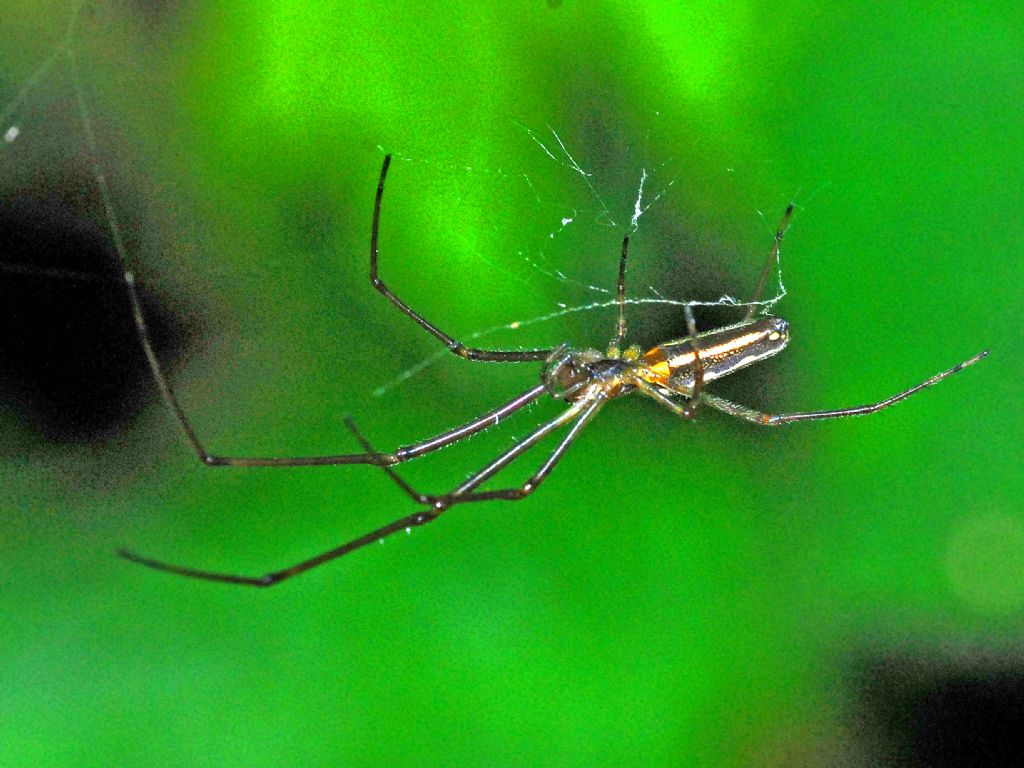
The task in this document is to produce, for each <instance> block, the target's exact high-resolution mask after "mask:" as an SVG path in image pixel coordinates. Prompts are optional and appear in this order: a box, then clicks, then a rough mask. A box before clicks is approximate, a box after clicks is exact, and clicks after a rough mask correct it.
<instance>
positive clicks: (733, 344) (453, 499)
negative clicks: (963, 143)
mask: <svg viewBox="0 0 1024 768" xmlns="http://www.w3.org/2000/svg"><path fill="white" fill-rule="evenodd" d="M390 164H391V156H390V155H387V156H385V157H384V162H383V165H382V167H381V170H380V179H379V181H378V183H377V195H376V198H375V201H374V206H373V223H372V225H371V234H370V282H371V283H372V284H373V287H374V288H376V289H377V290H378V291H380V293H381V294H383V295H384V297H385V298H386V299H387V300H388V301H390V302H391V303H392V304H393V305H394V306H395V307H396V308H397V309H398V310H399V311H400V312H402V313H403V314H404V315H406V316H407V317H409V318H410V319H412V320H413V321H414V322H416V323H417V324H418V325H419V326H420V327H422V328H423V329H424V330H425V331H427V332H428V333H430V334H431V335H432V336H434V337H436V338H437V339H438V340H439V341H440V342H441V343H442V344H444V345H445V346H446V347H447V348H448V349H449V351H450V352H451V353H452V354H454V355H456V356H458V357H461V358H462V359H464V360H471V361H474V362H490V363H541V364H542V366H541V371H540V382H539V383H538V384H536V385H534V386H532V387H530V388H529V389H527V390H526V391H525V392H523V393H522V394H520V395H518V396H516V397H514V398H513V399H512V400H509V401H508V402H507V403H504V404H503V405H500V406H498V407H497V408H495V409H494V410H492V411H489V412H488V413H485V414H484V415H482V416H479V417H478V418H475V419H473V420H472V421H469V422H467V423H465V424H462V425H460V426H458V427H455V428H454V429H451V430H449V431H447V432H444V433H442V434H440V435H437V436H435V437H431V438H429V439H427V440H423V441H420V442H418V443H412V444H410V445H405V446H402V447H400V448H397V449H396V450H394V451H392V452H390V453H384V452H381V451H378V450H376V449H374V448H373V446H372V445H371V444H370V443H369V441H368V440H367V439H366V438H365V437H364V436H363V435H362V433H360V432H359V430H358V428H357V427H356V425H355V423H354V422H353V421H352V420H351V419H350V418H348V417H346V418H345V423H346V425H347V427H348V428H349V430H351V432H352V433H353V434H354V435H355V437H356V439H357V440H358V441H359V442H360V444H361V445H362V447H363V452H362V453H351V454H339V455H334V456H298V457H252V456H221V455H217V454H213V453H210V452H209V451H207V450H206V448H205V447H204V445H203V443H202V442H201V441H200V440H199V437H198V436H197V434H196V431H195V429H194V428H193V426H192V423H191V422H190V421H189V419H188V417H187V416H186V414H185V411H184V410H183V408H182V407H181V404H180V403H179V402H178V399H177V396H176V395H175V394H174V391H173V390H172V389H171V386H170V384H169V383H168V380H167V377H166V375H165V374H164V372H163V370H162V369H161V366H160V363H159V362H158V361H157V358H156V355H155V353H154V351H153V345H152V343H151V341H150V337H149V331H148V330H147V328H146V320H145V318H144V316H143V314H142V307H141V303H140V300H139V295H138V292H137V290H136V288H135V279H134V276H133V275H132V273H131V271H129V270H128V269H127V268H125V270H124V282H125V286H126V288H127V291H128V298H129V300H130V303H131V310H132V315H133V318H134V322H135V328H136V331H137V333H138V337H139V341H140V343H141V345H142V349H143V351H144V352H145V356H146V360H147V361H148V364H149V368H150V371H151V373H152V376H153V379H154V381H155V382H156V385H157V387H158V389H159V390H160V393H161V395H162V396H163V399H164V400H165V401H166V403H167V405H168V406H169V407H170V409H171V410H172V411H173V413H174V416H175V418H176V420H177V423H178V425H179V427H180V428H181V430H182V432H183V433H184V435H185V438H186V439H187V440H188V442H189V444H190V445H191V447H192V450H193V451H194V452H195V454H196V456H198V458H199V459H200V460H201V461H202V462H203V463H204V464H205V465H207V466H210V467H224V466H228V467H299V466H324V465H334V464H371V465H376V466H378V467H381V468H383V470H384V471H385V472H386V473H387V474H388V476H389V477H390V478H391V479H392V480H393V481H394V482H395V483H396V484H398V486H399V487H400V488H401V489H402V490H403V491H404V492H405V493H407V494H408V495H409V496H410V497H411V498H412V499H413V501H415V502H416V503H417V504H418V505H420V506H421V509H419V510H418V511H416V512H413V513H412V514H409V515H406V516H404V517H400V518H398V519H397V520H394V521H392V522H390V523H388V524H387V525H384V526H381V527H380V528H376V529H375V530H372V531H370V532H368V533H365V534H363V535H362V536H359V537H357V538H355V539H352V540H351V541H349V542H346V543H345V544H342V545H341V546H338V547H335V548H334V549H330V550H328V551H326V552H322V553H320V554H318V555H315V556H314V557H311V558H308V559H306V560H302V561H300V562H298V563H295V564H294V565H291V566H289V567H287V568H283V569H281V570H277V571H272V572H270V573H267V574H264V575H262V576H242V575H235V574H230V573H220V572H215V571H207V570H202V569H198V568H190V567H184V566H179V565H173V564H171V563H167V562H163V561H160V560H153V559H150V558H148V557H142V556H140V555H137V554H135V553H133V552H129V551H127V550H120V551H119V554H120V555H121V556H122V557H124V558H125V559H127V560H130V561H132V562H135V563H139V564H141V565H145V566H148V567H150V568H154V569H156V570H160V571H167V572H169V573H174V574H178V575H181V576H188V577H191V578H196V579H204V580H207V581H217V582H226V583H229V584H244V585H249V586H255V587H269V586H273V585H275V584H280V583H281V582H283V581H285V580H286V579H290V578H292V577H293V576H297V575H299V574H300V573H304V572H306V571H308V570H310V569H312V568H315V567H317V566H319V565H323V564H324V563H326V562H329V561H331V560H335V559H337V558H339V557H343V556H344V555H347V554H349V553H351V552H354V551H355V550H357V549H360V548H362V547H365V546H366V545H367V544H371V543H373V542H375V541H378V540H380V539H383V538H384V537H386V536H389V535H391V534H393V533H396V532H397V531H402V530H407V529H410V528H413V527H415V526H420V525H426V524H427V523H430V522H432V521H434V520H436V519H437V518H438V517H440V516H441V515H442V514H443V513H444V512H446V511H447V510H448V509H450V508H451V507H453V506H455V505H456V504H462V503H465V502H471V501H489V500H494V499H501V500H507V501H518V500H520V499H524V498H526V497H527V496H529V495H530V494H532V493H533V492H534V491H535V490H537V488H538V487H540V485H541V483H543V482H544V480H545V478H547V476H548V475H549V474H551V471H552V470H553V469H554V468H555V465H556V464H557V463H558V462H559V461H560V460H561V458H562V457H563V456H564V455H565V453H566V451H567V450H568V449H569V447H570V446H571V445H572V443H573V441H575V440H576V438H577V437H578V436H579V434H580V432H582V431H583V428H584V427H586V426H587V424H589V423H590V422H591V421H593V419H594V418H595V417H596V416H597V414H598V413H599V412H600V411H601V409H602V408H604V406H605V405H607V404H608V402H609V401H611V400H614V399H616V398H619V397H624V396H626V395H630V394H633V393H639V394H641V395H645V396H647V397H649V398H651V399H653V400H654V401H655V402H656V403H658V404H659V405H661V406H663V407H665V408H667V409H668V410H670V411H671V412H672V413H674V414H676V415H677V416H679V417H681V418H684V419H691V418H693V416H694V415H695V414H696V412H697V408H698V406H700V405H706V406H709V407H711V408H715V409H717V410H719V411H722V412H724V413H726V414H728V415H730V416H735V417H737V418H740V419H744V420H746V421H750V422H753V423H754V424H760V425H764V426H774V425H778V424H786V423H789V422H793V421H811V420H816V419H835V418H841V417H844V416H858V415H861V414H868V413H875V412H876V411H880V410H882V409H883V408H888V407H889V406H891V405H895V404H896V403H898V402H900V401H901V400H905V399H906V398H908V397H910V396H911V395H913V394H915V393H917V392H920V391H921V390H922V389H925V388H926V387H930V386H932V385H933V384H936V383H938V382H939V381H941V380H942V379H944V378H946V377H947V376H951V375H952V374H954V373H957V372H958V371H961V370H963V369H964V368H966V367H967V366H969V365H973V364H974V363H976V362H978V361H979V360H981V358H983V357H985V355H987V354H988V352H989V351H988V350H984V351H982V352H979V353H978V354H976V355H975V356H974V357H971V358H969V359H967V360H965V361H964V362H962V363H959V364H957V365H955V366H953V367H952V368H949V369H947V370H945V371H942V372H941V373H937V374H935V375H934V376H932V377H931V378H928V379H926V380H924V381H922V382H920V383H919V384H916V385H915V386H912V387H910V388H909V389H905V390H903V391H901V392H899V393H897V394H895V395H893V396H891V397H889V398H886V399H885V400H881V401H879V402H876V403H871V404H869V405H858V406H853V407H846V408H837V409H833V410H824V411H801V412H796V413H774V414H773V413H765V412H762V411H758V410H755V409H753V408H748V407H747V406H744V405H739V404H738V403H734V402H731V401H729V400H726V399H724V398H721V397H718V396H717V395H714V394H712V393H710V392H708V391H706V389H705V385H706V384H709V383H711V382H713V381H715V380H716V379H719V378H721V377H723V376H726V375H728V374H730V373H732V372H733V371H737V370H739V369H740V368H745V367H747V366H749V365H753V364H754V363H757V362H759V361H761V360H764V359H766V358H769V357H772V356H773V355H777V354H778V353H779V352H781V351H782V350H783V349H784V348H785V346H786V344H787V343H788V341H789V325H788V324H787V323H786V321H785V320H782V319H781V318H778V317H771V316H763V317H760V318H754V316H753V315H754V310H755V308H756V307H757V306H758V300H759V299H760V296H761V293H762V291H763V290H764V286H765V282H766V280H767V278H768V275H769V273H770V272H771V269H772V266H773V265H774V264H775V263H776V259H777V257H778V253H779V246H780V244H781V242H782V238H783V235H785V232H786V228H787V226H788V224H789V220H790V217H791V216H792V213H793V205H792V204H790V205H789V206H788V207H787V208H786V211H785V214H784V215H783V217H782V220H781V222H780V224H779V227H778V229H777V230H776V232H775V242H774V244H773V245H772V248H771V251H770V253H769V255H768V261H767V263H766V264H765V266H764V268H763V269H762V270H761V275H760V278H759V280H758V283H757V287H756V289H755V291H754V295H753V298H752V299H751V301H750V303H749V305H748V308H747V311H746V314H745V316H744V317H743V319H742V320H741V321H740V322H739V323H736V324H735V325H730V326H726V327H723V328H716V329H714V330H710V331H704V332H698V330H697V328H696V323H695V321H694V317H693V312H692V310H691V309H690V307H689V306H686V307H685V319H686V326H687V334H688V335H687V336H686V337H684V338H681V339H673V340H671V341H667V342H664V343H662V344H659V345H657V346H655V347H652V348H651V349H648V350H646V351H645V350H642V349H641V348H640V347H637V346H628V347H623V342H624V340H625V338H626V328H627V326H626V313H625V306H626V263H627V259H628V254H629V235H628V234H627V235H626V236H625V237H624V238H623V240H622V251H621V255H620V258H619V275H618V283H617V290H616V303H617V305H618V320H617V322H616V324H615V329H614V333H613V335H612V338H611V341H610V342H609V344H608V347H607V348H606V349H605V351H604V352H601V351H599V350H596V349H574V348H572V347H570V346H569V345H568V344H562V345H560V346H558V347H554V348H551V349H530V350H490V349H476V348H472V347H467V346H465V345H464V344H463V343H462V342H460V341H458V340H457V339H455V338H454V337H452V336H449V335H448V334H447V333H445V332H444V331H442V330H441V329H439V328H438V327H437V326H435V325H434V324H432V323H431V322H429V321H428V320H427V319H426V318H424V317H423V315H421V314H419V313H418V312H417V311H415V310H414V309H412V307H410V306H409V305H408V304H406V303H405V302H404V301H402V299H400V298H399V297H398V296H397V295H396V294H395V293H394V292H393V291H392V290H391V289H390V288H388V286H387V284H385V282H384V281H383V280H382V279H381V277H380V274H379V271H378V261H379V259H378V248H377V246H378V241H379V228H380V212H381V202H382V200H383V198H384V182H385V179H386V178H387V174H388V167H389V166H390ZM545 396H548V397H552V398H554V399H556V400H562V401H564V402H565V403H566V404H567V407H566V409H565V410H564V411H563V412H562V413H561V414H560V415H558V416H556V417H555V418H553V419H551V420H550V421H548V422H547V423H545V424H541V425H540V426H539V427H536V428H535V429H534V430H533V431H532V432H530V433H529V434H528V435H527V436H526V437H524V438H523V439H521V440H520V441H519V442H517V443H516V444H515V446H513V447H512V448H510V449H508V450H506V451H505V452H504V453H502V454H501V455H499V456H498V457H497V458H495V459H493V460H492V461H491V462H489V463H488V464H486V465H485V466H484V467H483V468H482V469H480V470H478V471H477V472H475V473H474V474H473V475H471V476H470V477H469V478H468V479H467V480H465V481H463V482H462V483H460V484H459V485H457V486H456V487H455V488H453V489H452V490H450V491H448V492H447V493H444V494H440V495H433V494H425V493H419V492H418V491H416V490H414V489H413V488H412V487H411V486H410V485H409V484H408V483H407V482H405V480H403V479H402V478H401V477H400V476H399V475H398V474H397V473H396V472H395V471H394V469H392V467H393V466H394V465H395V464H400V463H402V462H404V461H409V460H410V459H415V458H417V457H419V456H422V455H424V454H427V453H431V452H432V451H437V450H440V449H442V448H444V447H446V446H449V445H451V444H453V443H455V442H457V441H458V440H461V439H462V438H464V437H468V436H470V435H473V434H476V433H478V432H481V431H483V430H484V429H486V428H488V427H491V426H494V425H496V424H499V423H500V422H502V421H504V420H505V419H506V418H507V417H509V416H511V415H512V414H514V413H516V412H517V411H519V410H521V409H523V408H525V407H526V406H527V405H529V404H531V403H533V402H535V401H537V400H539V399H541V398H543V397H545ZM563 427H568V430H567V431H566V433H565V435H564V436H563V437H562V439H561V441H560V442H559V443H558V445H557V446H556V447H555V449H554V450H553V451H552V452H551V453H550V454H548V456H547V457H546V458H545V459H544V461H543V462H542V463H541V465H540V467H539V468H538V469H537V470H536V471H535V472H534V473H533V474H532V475H530V477H529V479H527V480H526V481H525V482H524V483H522V484H521V485H519V486H515V487H510V488H499V489H495V490H480V487H481V486H482V485H483V484H484V483H485V482H487V481H488V480H490V479H491V478H492V477H494V476H495V475H497V474H498V473H499V472H501V471H502V470H503V469H505V467H507V466H508V465H509V464H510V463H512V461H514V460H515V459H517V458H519V457H520V456H521V455H522V454H524V453H526V452H527V451H529V450H530V449H531V448H532V447H533V446H535V445H536V444H537V443H539V442H540V441H541V440H543V439H544V438H545V437H547V436H548V435H549V434H551V433H552V432H555V431H557V430H559V429H560V428H563Z"/></svg>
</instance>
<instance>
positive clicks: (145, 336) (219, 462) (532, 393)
mask: <svg viewBox="0 0 1024 768" xmlns="http://www.w3.org/2000/svg"><path fill="white" fill-rule="evenodd" d="M124 280H125V286H126V287H127V289H128V299H129V302H130V303H131V309H132V317H133V318H134V320H135V330H136V332H137V335H138V337H139V343H140V344H141V346H142V351H143V352H144V353H145V355H146V362H147V363H148V364H149V370H150V373H151V374H152V376H153V380H154V381H155V382H156V385H157V388H158V389H159V390H160V394H161V396H162V397H163V399H164V402H166V403H167V405H168V406H169V407H170V409H171V411H173V413H174V416H175V418H176V419H177V421H178V426H179V427H181V431H182V432H183V433H184V434H185V437H186V439H187V440H188V442H189V445H190V446H192V451H193V452H194V453H195V454H196V456H198V457H199V460H200V461H202V462H203V464H205V465H207V466H209V467H314V466H329V465H335V464H376V465H378V466H379V465H382V464H398V463H399V462H402V461H407V460H408V459H411V458H414V457H416V456H420V455H422V454H424V453H428V452H430V451H433V450H437V449H438V448H442V447H444V446H445V445H449V444H450V443H453V442H455V441H456V440H460V439H462V438H463V437H466V436H467V435H471V434H474V433H475V432H479V431H480V430H482V429H485V428H486V427H487V426H489V425H491V424H496V423H497V422H498V421H500V420H501V419H503V418H504V417H506V416H508V415H509V414H510V413H513V412H515V411H517V410H518V409H519V408H522V407H523V406H524V405H527V404H528V403H531V402H533V401H534V400H536V399H537V398H538V397H540V396H541V395H542V394H544V392H545V388H544V385H543V384H540V385H537V386H536V387H533V388H532V389H530V390H528V391H526V392H524V393H523V394H522V395H520V396H519V397H517V398H515V399H513V400H511V401H509V402H508V403H506V404H505V405H502V406H500V407H499V408H496V409H495V410H493V411H491V412H490V413H487V414H485V415H484V416H481V417H480V418H478V419H474V420H473V421H471V422H468V423H467V424H463V425H462V426H459V427H456V428H455V429H453V430H450V431H448V432H445V433H443V434H441V435H438V436H437V437H432V438H429V439H428V440H424V441H422V442H419V443H414V444H412V445H408V446H403V447H401V448H399V449H398V450H396V451H395V452H394V453H345V454H336V455H332V456H280V457H258V456H219V455H216V454H212V453H210V452H209V451H207V450H206V448H205V446H204V445H203V443H202V442H201V441H200V440H199V437H198V435H197V434H196V431H195V428H194V427H193V426H192V422H191V421H190V420H189V418H188V416H186V415H185V411H184V409H183V408H182V407H181V404H180V403H179V402H178V398H177V396H176V395H175V394H174V390H172V389H171V385H170V383H169V382H168V381H167V377H166V376H165V375H164V372H163V369H162V368H161V366H160V361H159V360H157V357H156V353H155V352H154V351H153V345H152V343H151V341H150V337H149V329H148V328H147V327H146V318H145V317H144V316H143V314H142V302H141V301H140V300H139V294H138V291H137V290H136V289H135V277H134V276H133V275H132V273H131V272H129V271H126V272H125V274H124Z"/></svg>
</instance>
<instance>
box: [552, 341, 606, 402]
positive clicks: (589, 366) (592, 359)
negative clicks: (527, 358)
mask: <svg viewBox="0 0 1024 768" xmlns="http://www.w3.org/2000/svg"><path fill="white" fill-rule="evenodd" d="M602 359H604V358H603V356H602V355H601V353H600V352H598V351H597V350H596V349H584V350H571V349H559V350H558V351H557V352H556V353H555V354H554V355H552V356H551V358H550V359H549V360H548V362H547V364H546V365H545V366H544V370H542V371H541V374H540V380H541V381H542V382H543V383H544V386H546V387H547V390H548V393H549V394H550V395H551V396H552V397H554V398H557V399H559V400H566V401H568V402H573V401H574V400H576V399H577V398H578V397H579V396H580V395H581V394H582V393H583V390H584V388H585V387H586V385H587V384H589V383H590V382H591V381H593V380H594V377H595V374H594V369H593V365H594V363H597V362H598V361H600V360H602Z"/></svg>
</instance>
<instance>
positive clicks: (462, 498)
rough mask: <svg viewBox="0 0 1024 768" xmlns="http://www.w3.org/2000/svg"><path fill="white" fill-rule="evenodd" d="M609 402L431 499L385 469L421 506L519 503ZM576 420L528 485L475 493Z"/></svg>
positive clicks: (573, 414)
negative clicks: (514, 462)
mask: <svg viewBox="0 0 1024 768" xmlns="http://www.w3.org/2000/svg"><path fill="white" fill-rule="evenodd" d="M588 402H589V401H588ZM606 402H607V400H606V399H605V398H604V397H598V398H595V399H594V400H593V402H592V403H589V405H588V407H587V408H585V409H583V412H582V414H581V415H580V414H578V411H574V410H573V409H570V410H568V411H566V412H565V414H563V415H562V416H560V417H558V418H556V419H554V420H552V421H551V422H548V423H547V424H544V425H542V426H541V427H540V428H538V429H537V430H536V431H535V432H533V433H531V434H530V435H529V436H528V437H527V438H526V439H525V440H522V441H520V442H519V443H518V444H517V445H516V446H515V447H514V448H513V449H511V450H510V451H506V452H505V453H503V454H502V455H501V456H500V457H498V459H496V460H495V461H494V462H491V463H490V464H488V465H487V466H486V467H485V468H484V469H482V470H480V471H479V472H477V473H476V474H474V475H473V476H472V477H471V478H470V479H469V480H467V481H466V482H465V483H463V484H462V485H461V486H459V488H457V489H456V490H454V491H451V492H450V493H447V494H443V495H431V494H426V493H420V492H419V491H417V490H415V489H414V488H413V487H412V486H411V485H409V483H408V482H406V481H405V479H404V478H402V477H401V476H400V475H399V474H398V473H397V472H396V471H395V470H394V469H392V468H391V467H388V466H384V467H382V469H383V470H384V471H385V472H386V473H387V475H388V477H390V478H391V479H392V480H393V481H394V482H395V484H396V485H398V487H399V488H401V489H402V490H403V491H405V493H406V494H408V495H409V497H410V498H412V500H413V501H415V502H417V503H418V504H429V505H431V506H433V507H434V508H435V509H437V508H438V507H439V506H440V507H441V509H442V510H443V509H447V508H449V507H451V506H453V505H454V504H461V503H463V502H467V501H486V500H489V499H505V500H509V501H517V500H519V499H522V498H525V497H526V496H529V495H530V494H531V493H533V492H534V491H535V490H536V489H537V487H538V486H539V485H540V484H541V483H542V482H543V481H544V479H545V478H546V477H547V476H548V475H549V474H550V473H551V470H552V469H554V466H555V464H557V463H558V462H559V460H561V458H562V456H563V455H564V454H565V452H566V451H567V450H568V449H569V446H570V445H571V444H572V443H573V441H575V439H576V437H577V436H578V435H579V433H580V431H581V430H582V429H583V428H584V427H585V426H586V425H587V424H588V423H589V422H590V421H591V420H592V419H593V418H594V417H595V416H596V415H597V413H598V411H600V410H601V408H602V407H603V406H604V404H605V403H606ZM573 418H576V423H575V424H573V425H572V428H571V429H570V430H569V432H568V433H567V434H566V435H565V437H563V438H562V440H561V442H560V443H559V444H558V446H557V447H556V448H555V450H554V451H552V453H551V454H550V455H549V456H548V458H547V459H545V461H544V463H543V464H542V465H541V466H540V468H539V469H538V470H537V471H536V472H534V473H533V474H532V475H530V477H529V479H528V480H527V481H526V482H524V483H522V484H521V485H519V486H516V487H514V488H501V489H496V490H493V491H475V490H473V489H475V488H477V487H479V486H480V485H481V484H483V483H484V482H486V481H487V480H488V479H490V478H491V477H493V476H494V475H495V474H497V473H498V472H500V471H501V470H502V469H504V468H505V467H506V466H507V465H508V464H509V463H510V462H511V461H512V460H514V459H515V458H517V457H518V456H519V455H521V454H522V453H523V452H524V451H526V450H528V449H529V448H530V447H532V446H533V445H535V444H536V443H537V442H538V441H539V440H540V439H541V438H543V437H545V436H546V435H547V434H548V433H549V432H551V431H553V430H554V429H557V428H558V427H560V426H563V425H564V424H566V423H568V422H570V421H572V419H573ZM346 424H347V426H348V428H349V429H350V430H351V431H352V433H353V434H354V435H355V436H356V438H357V439H358V440H359V441H360V442H361V443H362V444H363V447H364V448H365V449H366V450H367V451H372V450H373V447H372V446H371V445H370V443H369V441H368V440H367V439H366V438H365V437H364V436H363V434H362V433H361V432H360V431H359V429H358V427H356V425H355V423H354V422H353V421H352V420H351V419H348V420H346ZM513 452H514V453H513ZM510 454H511V455H510Z"/></svg>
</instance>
